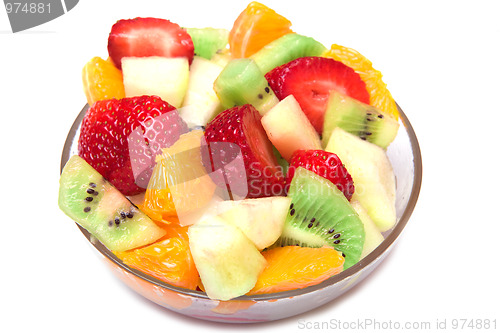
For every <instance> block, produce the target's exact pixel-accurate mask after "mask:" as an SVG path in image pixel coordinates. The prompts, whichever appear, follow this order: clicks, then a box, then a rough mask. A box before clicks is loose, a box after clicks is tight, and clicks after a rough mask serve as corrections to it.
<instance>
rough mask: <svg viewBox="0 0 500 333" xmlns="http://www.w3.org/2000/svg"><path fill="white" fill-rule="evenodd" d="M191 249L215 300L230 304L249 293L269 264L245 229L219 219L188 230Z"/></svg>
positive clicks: (211, 218)
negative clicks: (233, 299)
mask: <svg viewBox="0 0 500 333" xmlns="http://www.w3.org/2000/svg"><path fill="white" fill-rule="evenodd" d="M188 236H189V248H190V250H191V254H192V256H193V260H194V263H195V265H196V269H197V270H198V272H199V273H200V278H201V281H202V283H203V286H204V288H205V292H206V293H207V296H208V297H209V298H211V299H217V300H222V301H227V300H229V299H231V298H235V297H238V296H241V295H244V294H246V293H247V292H248V291H250V290H251V289H252V288H253V287H254V286H255V283H256V282H257V278H258V276H259V275H260V273H261V272H262V270H264V268H265V266H266V264H267V262H266V259H265V258H264V256H263V255H262V254H261V253H260V252H259V250H257V248H256V247H255V245H254V244H253V242H252V241H251V240H249V239H248V238H247V237H246V236H245V235H244V234H243V232H242V231H241V230H239V229H238V228H237V227H235V226H234V225H232V224H231V223H229V222H226V221H224V220H223V219H221V218H219V217H216V216H206V217H205V218H203V219H202V220H200V221H199V222H197V223H196V224H194V225H192V226H191V227H189V229H188Z"/></svg>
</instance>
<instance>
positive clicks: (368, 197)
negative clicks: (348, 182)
mask: <svg viewBox="0 0 500 333" xmlns="http://www.w3.org/2000/svg"><path fill="white" fill-rule="evenodd" d="M325 150H326V151H329V152H332V153H335V154H337V155H338V157H339V158H340V159H341V160H342V162H343V163H344V164H345V167H346V169H347V171H348V172H349V174H350V175H351V176H352V180H353V181H354V186H355V191H354V195H353V196H352V199H351V200H357V201H359V203H360V204H361V205H362V206H363V207H364V208H365V209H366V211H367V212H368V215H369V216H370V218H371V219H372V220H373V222H375V224H376V225H377V227H378V229H379V230H380V231H382V232H384V231H387V230H389V229H391V228H392V227H393V226H394V225H395V224H396V178H395V176H394V172H393V169H392V165H391V162H390V161H389V158H388V157H387V155H386V153H385V150H383V149H382V148H381V147H379V146H377V145H375V144H373V143H371V142H368V141H364V140H362V139H360V138H359V137H358V136H356V135H353V134H351V133H348V132H346V131H344V130H343V129H341V128H340V127H336V128H335V129H334V130H333V132H332V135H331V136H330V140H329V141H328V145H327V146H326V149H325Z"/></svg>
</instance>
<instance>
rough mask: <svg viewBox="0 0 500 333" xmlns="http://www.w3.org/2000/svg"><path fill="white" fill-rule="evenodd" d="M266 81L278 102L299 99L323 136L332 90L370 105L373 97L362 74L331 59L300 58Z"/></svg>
mask: <svg viewBox="0 0 500 333" xmlns="http://www.w3.org/2000/svg"><path fill="white" fill-rule="evenodd" d="M266 79H267V81H268V82H269V85H270V86H271V89H273V91H274V93H275V94H276V96H277V97H278V99H280V100H282V99H284V98H285V97H287V96H288V95H293V96H294V97H295V99H296V100H297V102H298V103H299V105H300V107H301V108H302V111H304V113H305V114H306V116H307V117H308V118H309V120H310V121H311V124H312V125H313V126H314V128H315V129H316V131H318V133H319V134H321V133H322V132H323V121H324V117H325V111H326V103H327V102H328V96H329V95H330V92H331V91H332V90H337V91H339V92H341V93H343V94H344V95H348V96H350V97H353V98H355V99H357V100H360V101H361V102H364V103H366V104H369V103H370V95H369V94H368V91H367V90H366V85H365V83H364V82H363V80H361V78H360V76H359V74H357V73H356V72H355V71H354V70H353V69H352V68H350V67H348V66H346V65H344V64H343V63H341V62H340V61H336V60H333V59H330V58H322V57H303V58H298V59H295V60H292V61H290V62H289V63H286V64H284V65H281V66H278V67H276V68H274V69H273V70H271V71H269V72H268V73H267V74H266Z"/></svg>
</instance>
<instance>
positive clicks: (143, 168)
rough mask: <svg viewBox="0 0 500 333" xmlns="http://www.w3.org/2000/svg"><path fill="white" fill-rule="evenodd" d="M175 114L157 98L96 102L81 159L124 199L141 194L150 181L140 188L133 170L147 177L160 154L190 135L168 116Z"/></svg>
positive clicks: (82, 140)
mask: <svg viewBox="0 0 500 333" xmlns="http://www.w3.org/2000/svg"><path fill="white" fill-rule="evenodd" d="M174 110H176V109H175V108H174V107H173V106H171V105H170V104H168V103H167V102H164V101H163V100H161V99H160V98H159V97H157V96H140V97H131V98H123V99H120V100H117V99H109V100H102V101H97V102H96V103H94V105H93V106H92V107H91V108H90V109H88V111H87V113H86V114H85V117H84V118H83V120H82V126H81V129H80V138H79V141H78V155H80V157H82V158H83V159H84V160H85V161H87V163H89V164H90V165H91V166H92V167H94V169H96V170H97V171H98V172H99V173H100V174H101V175H103V177H104V178H106V179H107V180H108V181H109V182H111V183H112V184H113V185H114V186H115V187H116V188H117V189H118V190H119V191H120V192H122V193H123V194H124V195H134V194H138V193H140V192H142V191H144V185H145V184H147V181H144V182H142V184H141V185H142V186H138V185H137V182H136V179H135V178H136V177H134V169H135V171H136V176H138V177H139V176H141V173H142V176H144V172H147V169H148V167H149V166H150V165H151V164H152V163H153V162H154V156H155V155H156V154H157V153H158V152H159V150H160V149H161V148H164V147H168V146H170V145H172V144H173V143H174V142H175V141H176V140H177V139H178V138H179V136H180V135H181V134H182V133H183V132H185V131H187V125H186V126H182V124H179V123H178V120H179V119H180V117H175V116H174V117H172V116H170V115H168V113H170V112H171V111H174ZM184 125H185V124H184ZM141 187H142V188H141Z"/></svg>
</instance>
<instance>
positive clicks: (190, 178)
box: [140, 130, 216, 225]
mask: <svg viewBox="0 0 500 333" xmlns="http://www.w3.org/2000/svg"><path fill="white" fill-rule="evenodd" d="M202 137H203V131H201V130H195V131H191V132H189V133H186V134H183V135H181V136H180V138H179V140H177V142H176V143H175V144H173V145H172V146H171V147H168V148H165V149H163V150H162V151H163V153H162V154H160V155H158V156H157V157H156V165H155V167H154V169H153V173H152V175H151V179H150V180H149V184H148V188H147V189H146V193H145V194H144V203H143V204H142V205H140V208H141V209H142V210H143V211H144V212H145V213H146V214H147V215H148V216H149V217H151V218H152V219H153V220H156V221H161V222H165V223H167V224H168V223H170V222H171V221H172V217H173V218H177V219H178V221H179V223H180V224H181V225H183V224H184V220H183V217H184V216H186V215H188V214H190V213H193V212H196V211H198V210H199V209H201V208H203V207H205V206H206V205H207V204H208V203H209V202H210V200H211V199H212V196H213V194H214V192H215V187H216V185H215V183H214V182H213V181H212V180H211V178H210V176H209V175H208V174H207V173H206V170H205V167H204V166H203V162H202V158H201V140H202Z"/></svg>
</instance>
